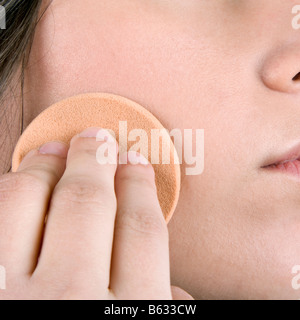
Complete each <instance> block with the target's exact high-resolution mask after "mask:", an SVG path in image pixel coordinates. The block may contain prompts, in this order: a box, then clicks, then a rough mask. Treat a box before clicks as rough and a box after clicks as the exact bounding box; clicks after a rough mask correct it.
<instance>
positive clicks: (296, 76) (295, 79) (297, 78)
mask: <svg viewBox="0 0 300 320" xmlns="http://www.w3.org/2000/svg"><path fill="white" fill-rule="evenodd" d="M293 81H300V72H299V73H297V74H296V75H295V77H294V78H293Z"/></svg>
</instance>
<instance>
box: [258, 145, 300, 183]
mask: <svg viewBox="0 0 300 320" xmlns="http://www.w3.org/2000/svg"><path fill="white" fill-rule="evenodd" d="M262 168H263V169H267V170H273V171H276V172H282V173H285V174H288V175H292V176H294V177H297V178H298V179H299V180H300V144H299V145H297V146H296V147H294V148H292V149H291V150H289V151H288V152H287V153H285V154H283V155H281V156H277V157H275V158H274V160H272V161H271V162H269V164H267V165H265V166H263V167H262Z"/></svg>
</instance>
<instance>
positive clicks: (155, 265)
mask: <svg viewBox="0 0 300 320" xmlns="http://www.w3.org/2000/svg"><path fill="white" fill-rule="evenodd" d="M122 157H123V155H122ZM122 157H121V161H122V162H121V163H125V162H126V159H125V161H124V159H122ZM125 157H126V155H125ZM128 160H129V162H130V163H128V164H127V165H119V167H118V170H117V174H116V194H117V199H118V211H117V217H116V226H115V238H114V247H113V258H112V271H111V284H110V288H111V290H112V291H113V292H114V294H115V295H116V296H117V297H118V298H119V299H128V298H130V299H171V288H170V271H169V270H170V266H169V246H168V230H167V225H166V222H165V220H164V217H163V213H162V211H161V208H160V205H159V202H158V199H157V191H156V186H155V174H154V170H153V168H152V166H151V165H150V164H146V165H145V164H143V163H147V161H146V159H143V158H141V156H138V155H137V154H136V153H134V152H129V154H128ZM132 163H138V164H136V165H133V164H132Z"/></svg>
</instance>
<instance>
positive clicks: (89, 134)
mask: <svg viewBox="0 0 300 320" xmlns="http://www.w3.org/2000/svg"><path fill="white" fill-rule="evenodd" d="M100 130H101V129H100V128H88V129H86V130H84V131H83V132H81V133H80V134H79V136H80V137H82V138H96V137H97V135H98V133H99V131H100Z"/></svg>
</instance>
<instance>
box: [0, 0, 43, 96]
mask: <svg viewBox="0 0 300 320" xmlns="http://www.w3.org/2000/svg"><path fill="white" fill-rule="evenodd" d="M41 4H42V0H4V1H1V0H0V5H1V6H3V7H4V8H5V11H6V29H4V30H0V100H1V98H3V94H4V93H5V91H6V89H7V87H8V85H9V84H10V82H11V80H12V77H13V76H14V75H15V73H16V72H17V69H18V68H19V67H20V65H21V64H22V69H23V68H24V67H25V65H26V63H27V60H28V56H29V51H30V46H31V42H32V39H33V34H34V30H35V27H36V23H37V21H38V15H39V10H40V7H41Z"/></svg>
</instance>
